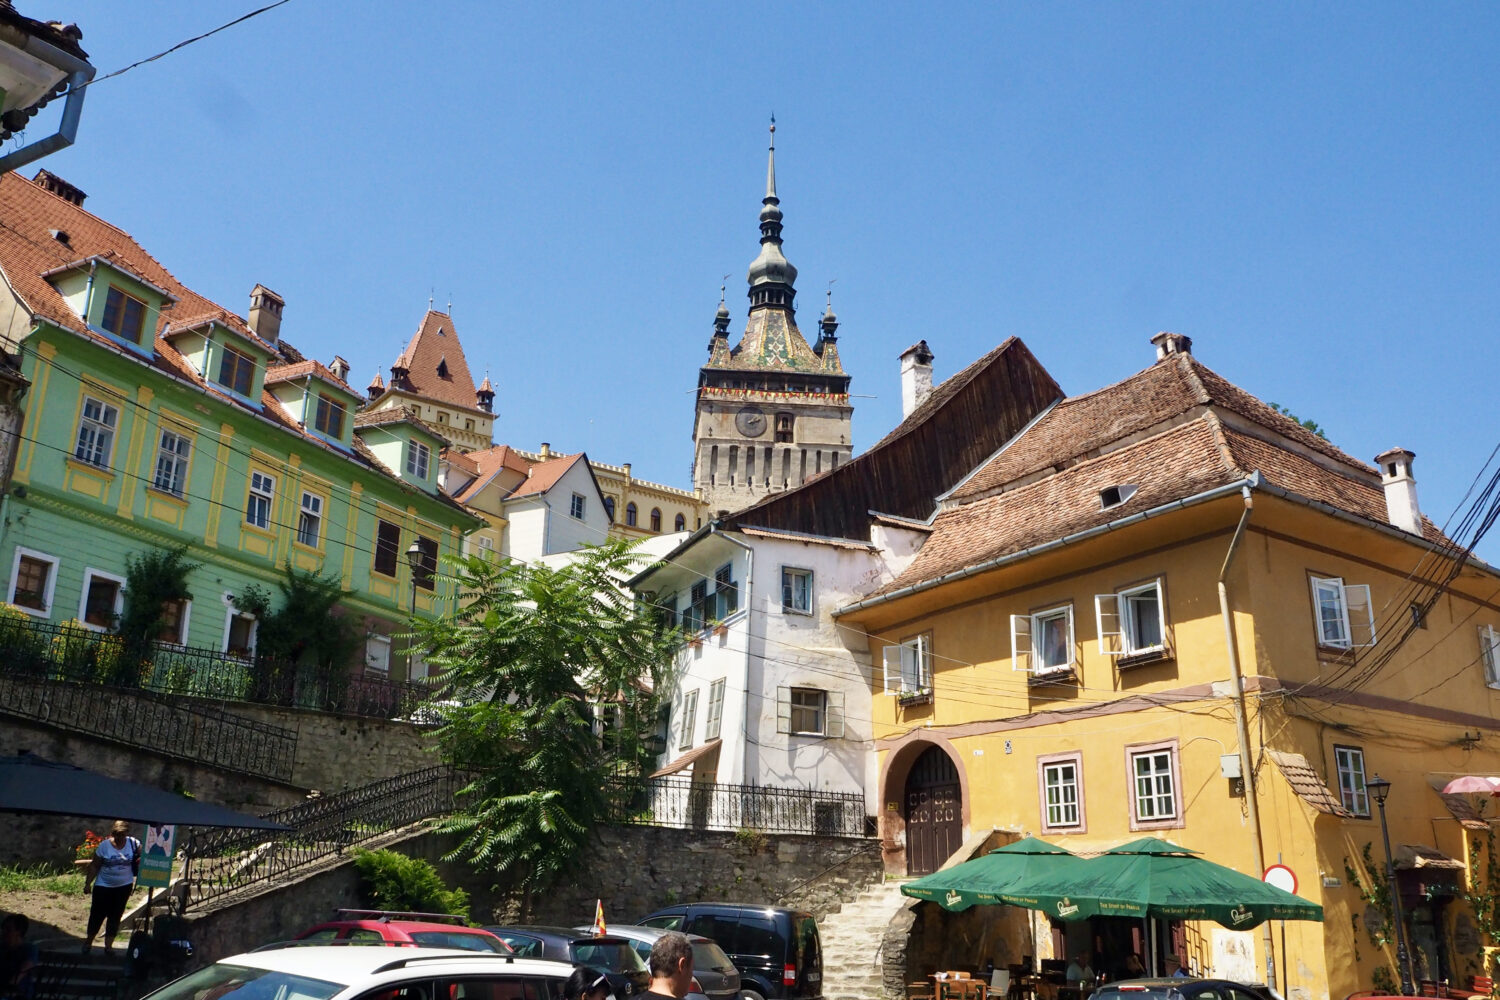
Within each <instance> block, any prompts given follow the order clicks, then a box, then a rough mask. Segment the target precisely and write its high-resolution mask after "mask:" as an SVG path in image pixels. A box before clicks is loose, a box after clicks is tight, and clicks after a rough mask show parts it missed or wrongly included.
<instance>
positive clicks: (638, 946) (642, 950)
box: [631, 941, 651, 961]
mask: <svg viewBox="0 0 1500 1000" xmlns="http://www.w3.org/2000/svg"><path fill="white" fill-rule="evenodd" d="M631 947H632V948H634V949H635V953H636V954H637V955H639V956H641V960H642V961H645V960H646V959H647V958H649V957H650V955H651V942H649V941H636V942H635V943H633V944H632V945H631Z"/></svg>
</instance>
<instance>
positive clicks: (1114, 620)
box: [1094, 594, 1125, 656]
mask: <svg viewBox="0 0 1500 1000" xmlns="http://www.w3.org/2000/svg"><path fill="white" fill-rule="evenodd" d="M1094 624H1095V625H1096V626H1097V627H1098V630H1099V655H1100V656H1119V655H1120V654H1121V653H1123V652H1125V637H1124V636H1123V635H1122V634H1121V632H1120V596H1119V595H1118V594H1095V595H1094Z"/></svg>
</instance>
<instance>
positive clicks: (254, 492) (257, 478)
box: [245, 469, 276, 531]
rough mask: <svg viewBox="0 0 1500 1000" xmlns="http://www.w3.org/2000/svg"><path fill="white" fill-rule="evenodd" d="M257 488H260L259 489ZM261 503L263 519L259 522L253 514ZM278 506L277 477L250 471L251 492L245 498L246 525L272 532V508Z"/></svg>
mask: <svg viewBox="0 0 1500 1000" xmlns="http://www.w3.org/2000/svg"><path fill="white" fill-rule="evenodd" d="M257 486H258V487H259V488H258V489H257ZM257 500H259V501H260V505H259V506H260V508H261V510H260V513H261V518H260V519H259V520H257V519H256V518H254V517H252V516H251V512H252V511H253V510H254V509H255V507H256V506H257V504H256V501H257ZM275 505H276V477H275V476H272V475H269V474H267V473H264V472H261V471H260V470H259V469H251V470H250V491H249V493H248V494H247V495H246V497H245V523H246V524H248V525H250V526H251V527H252V528H259V529H261V530H262V531H270V530H271V508H272V507H274V506H275Z"/></svg>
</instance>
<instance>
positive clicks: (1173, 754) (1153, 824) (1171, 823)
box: [1125, 740, 1183, 830]
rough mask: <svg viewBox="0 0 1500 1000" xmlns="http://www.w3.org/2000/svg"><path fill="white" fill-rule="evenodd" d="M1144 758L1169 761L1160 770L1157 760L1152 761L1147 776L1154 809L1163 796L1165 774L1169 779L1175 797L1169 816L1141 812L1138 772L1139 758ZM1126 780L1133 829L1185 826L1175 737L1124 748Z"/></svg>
mask: <svg viewBox="0 0 1500 1000" xmlns="http://www.w3.org/2000/svg"><path fill="white" fill-rule="evenodd" d="M1141 757H1151V758H1158V757H1165V758H1166V761H1167V764H1166V769H1165V770H1164V771H1162V770H1158V769H1157V768H1156V761H1154V760H1153V765H1152V770H1151V773H1150V774H1149V775H1146V776H1145V777H1146V778H1147V780H1149V781H1150V782H1151V783H1152V785H1153V789H1152V791H1150V792H1149V793H1148V795H1147V796H1146V798H1147V799H1150V800H1153V808H1155V805H1156V802H1155V800H1158V799H1160V798H1161V792H1160V789H1159V783H1160V780H1161V779H1162V778H1163V777H1165V778H1166V779H1167V781H1168V782H1170V787H1169V794H1170V796H1171V800H1172V812H1171V813H1170V815H1169V814H1165V813H1157V814H1155V815H1151V816H1142V815H1141V805H1142V802H1143V801H1144V800H1143V799H1142V797H1141V795H1140V794H1139V793H1140V788H1139V779H1138V777H1137V775H1136V760H1137V759H1138V758H1141ZM1125 781H1126V783H1127V787H1128V789H1129V797H1130V829H1131V830H1162V829H1168V828H1179V827H1181V826H1183V808H1182V773H1181V762H1180V760H1179V758H1178V752H1177V741H1176V740H1164V741H1161V742H1157V743H1138V744H1134V745H1131V746H1127V747H1126V748H1125Z"/></svg>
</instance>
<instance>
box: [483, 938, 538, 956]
mask: <svg viewBox="0 0 1500 1000" xmlns="http://www.w3.org/2000/svg"><path fill="white" fill-rule="evenodd" d="M495 936H496V937H498V938H499V939H500V940H501V941H504V942H505V943H506V944H508V945H510V949H511V951H513V952H515V953H516V955H517V956H519V957H521V958H541V957H542V939H541V938H534V937H527V936H526V935H525V934H512V933H510V932H509V931H496V932H495Z"/></svg>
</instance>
